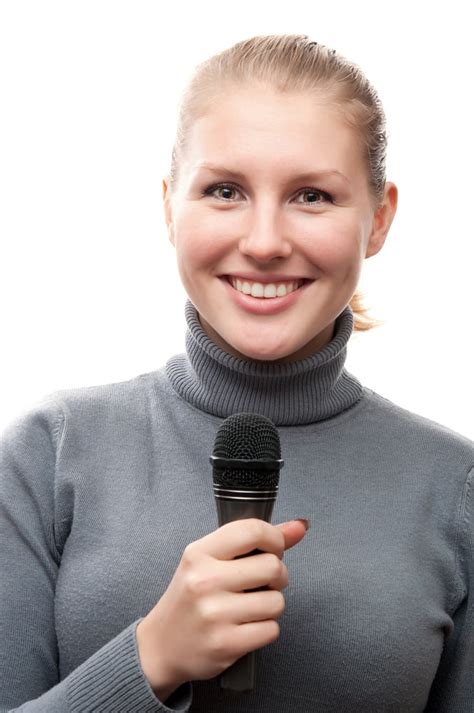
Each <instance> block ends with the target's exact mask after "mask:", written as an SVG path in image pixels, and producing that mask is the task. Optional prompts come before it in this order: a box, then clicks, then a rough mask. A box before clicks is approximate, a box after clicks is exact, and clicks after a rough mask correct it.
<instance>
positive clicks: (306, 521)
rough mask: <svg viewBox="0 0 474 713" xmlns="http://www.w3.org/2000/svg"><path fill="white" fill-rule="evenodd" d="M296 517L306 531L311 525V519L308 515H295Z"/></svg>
mask: <svg viewBox="0 0 474 713" xmlns="http://www.w3.org/2000/svg"><path fill="white" fill-rule="evenodd" d="M296 519H297V520H299V522H302V523H303V525H304V526H305V528H306V531H308V530H309V528H310V527H311V521H310V519H309V518H308V517H297V518H296Z"/></svg>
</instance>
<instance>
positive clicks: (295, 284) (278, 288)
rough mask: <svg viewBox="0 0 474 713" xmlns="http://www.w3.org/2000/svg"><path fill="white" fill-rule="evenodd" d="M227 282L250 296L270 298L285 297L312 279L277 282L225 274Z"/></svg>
mask: <svg viewBox="0 0 474 713" xmlns="http://www.w3.org/2000/svg"><path fill="white" fill-rule="evenodd" d="M226 279H227V281H228V282H229V284H230V285H231V286H232V287H233V288H234V290H237V292H241V293H242V294H244V295H250V296H251V297H257V298H259V297H260V298H263V299H272V298H275V297H286V295H289V294H291V293H292V292H295V291H296V290H298V289H299V288H300V287H302V286H303V285H304V284H307V283H308V282H312V280H306V279H299V280H284V281H283V280H282V281H277V282H265V283H263V282H257V281H253V280H244V279H241V278H238V277H233V276H231V275H227V276H226Z"/></svg>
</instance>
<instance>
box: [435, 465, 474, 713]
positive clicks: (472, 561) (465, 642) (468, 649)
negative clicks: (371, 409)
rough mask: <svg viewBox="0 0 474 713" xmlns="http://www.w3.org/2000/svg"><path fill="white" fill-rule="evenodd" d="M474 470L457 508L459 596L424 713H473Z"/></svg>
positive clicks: (473, 469)
mask: <svg viewBox="0 0 474 713" xmlns="http://www.w3.org/2000/svg"><path fill="white" fill-rule="evenodd" d="M473 491H474V467H472V468H471V469H470V470H469V473H468V476H467V480H466V484H465V487H464V490H463V493H462V498H461V503H460V507H459V519H458V522H459V529H458V532H459V537H458V542H457V545H458V550H459V552H458V556H457V566H458V570H459V573H460V575H461V581H462V582H463V585H462V592H461V597H460V601H459V603H458V606H457V608H456V610H455V612H454V614H453V616H452V619H453V623H454V627H453V630H452V631H451V633H450V635H449V636H448V637H447V639H446V641H445V645H444V649H443V653H442V655H441V660H440V663H439V666H438V671H437V673H436V676H435V679H434V681H433V685H432V687H431V691H430V696H429V700H428V705H427V707H426V708H425V713H472V711H473V710H474V708H473V706H474V512H473V511H474V503H473V499H474V492H473Z"/></svg>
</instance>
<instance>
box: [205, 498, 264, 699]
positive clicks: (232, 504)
mask: <svg viewBox="0 0 474 713" xmlns="http://www.w3.org/2000/svg"><path fill="white" fill-rule="evenodd" d="M255 495H256V493H255ZM275 498H276V492H275V493H274V496H273V497H269V498H265V499H262V498H260V499H255V500H254V499H251V498H250V497H246V498H245V499H236V498H234V497H229V498H226V497H223V496H220V497H219V496H218V495H217V494H216V506H217V518H218V523H219V527H220V526H221V525H226V524H227V523H228V522H233V521H234V520H246V519H247V518H252V517H256V518H258V519H259V520H265V522H271V518H272V512H273V505H274V503H275ZM260 552H261V550H253V552H248V553H246V554H244V555H239V556H238V557H236V558H235V559H240V558H241V557H249V556H251V555H255V554H258V553H260ZM264 589H267V587H257V589H247V590H245V591H248V592H258V591H262V590H264ZM255 653H256V652H255V651H249V653H247V654H245V655H244V656H241V658H239V659H237V661H235V662H234V663H233V664H232V665H231V666H229V668H227V669H226V670H225V671H223V673H221V674H220V676H219V684H220V687H221V688H222V689H227V690H230V691H251V690H253V689H254V688H255V685H256V665H255Z"/></svg>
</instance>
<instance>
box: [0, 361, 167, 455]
mask: <svg viewBox="0 0 474 713" xmlns="http://www.w3.org/2000/svg"><path fill="white" fill-rule="evenodd" d="M157 373H158V372H150V373H147V374H140V375H139V376H135V377H133V378H131V379H127V380H123V381H117V382H110V383H105V384H95V385H91V386H80V387H74V388H67V389H57V390H55V391H51V392H48V393H46V394H44V395H42V396H41V397H39V398H37V399H36V400H34V401H32V402H31V404H29V405H28V406H27V407H26V408H24V409H23V410H21V411H19V412H17V413H16V414H15V415H14V417H13V418H12V419H11V420H10V421H9V422H8V423H7V425H6V427H5V428H4V429H3V431H2V434H1V440H2V441H3V442H4V443H6V442H9V441H11V440H15V441H25V440H28V439H30V438H31V435H32V434H33V433H37V434H38V435H39V434H42V436H43V439H47V440H49V441H50V442H51V443H52V444H54V445H55V446H56V447H57V446H58V445H59V442H60V441H61V440H62V437H63V435H64V433H65V432H68V433H70V432H71V430H78V429H84V428H85V429H86V430H88V431H89V432H90V430H91V429H94V428H100V427H103V426H104V425H105V424H108V425H109V426H110V425H115V426H117V425H119V424H120V423H121V422H124V421H128V422H134V421H136V420H137V419H138V418H139V417H140V414H142V415H143V414H144V413H145V412H147V411H149V409H148V403H149V393H150V390H151V389H153V383H154V381H156V378H155V379H154V378H153V377H154V376H155V375H156V374H157Z"/></svg>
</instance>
